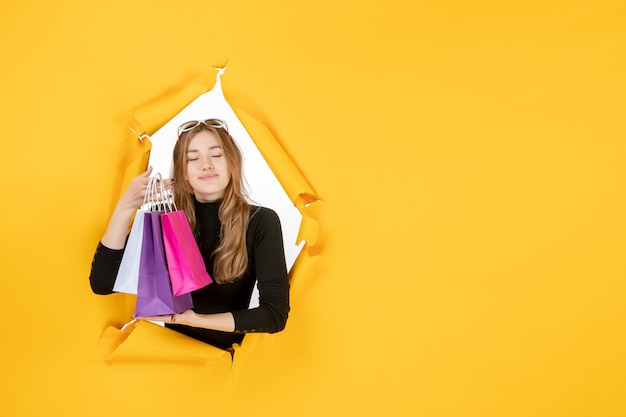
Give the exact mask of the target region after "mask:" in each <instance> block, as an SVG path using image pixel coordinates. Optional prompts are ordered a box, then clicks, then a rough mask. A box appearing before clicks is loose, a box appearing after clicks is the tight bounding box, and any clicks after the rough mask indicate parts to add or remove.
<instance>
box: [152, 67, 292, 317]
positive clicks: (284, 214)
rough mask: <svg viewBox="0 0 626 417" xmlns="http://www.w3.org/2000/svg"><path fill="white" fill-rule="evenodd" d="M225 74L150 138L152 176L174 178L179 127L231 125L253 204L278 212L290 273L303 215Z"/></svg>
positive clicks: (231, 131)
mask: <svg viewBox="0 0 626 417" xmlns="http://www.w3.org/2000/svg"><path fill="white" fill-rule="evenodd" d="M222 72H223V69H222V70H220V72H219V74H218V76H217V82H216V84H215V86H214V87H213V89H212V90H211V91H209V92H207V93H204V94H202V95H201V96H200V97H198V98H197V99H195V100H194V101H193V102H192V103H191V104H189V105H188V106H187V107H185V108H184V109H183V110H181V111H180V112H179V113H178V114H176V115H175V116H174V117H173V118H172V119H171V120H169V121H168V122H167V123H165V125H163V127H161V128H160V129H159V130H157V131H156V132H155V133H154V134H152V135H151V137H150V138H151V140H152V150H151V152H150V159H149V162H148V164H149V165H151V166H152V167H153V168H154V171H153V172H160V173H161V174H162V175H163V177H168V178H169V177H171V171H172V152H173V149H174V145H175V144H176V140H177V137H178V136H177V134H178V126H179V125H180V124H182V123H184V122H186V121H189V120H205V119H211V118H214V119H221V120H224V121H225V122H226V123H227V125H228V131H229V132H230V134H231V136H232V137H233V139H234V140H235V141H236V142H237V144H238V145H239V147H240V148H241V151H242V153H243V171H244V178H245V183H246V188H247V191H248V195H249V196H250V199H251V202H252V203H253V204H257V205H260V206H264V207H269V208H271V209H273V210H275V211H276V213H277V214H278V216H279V217H280V221H281V226H282V229H283V243H284V246H285V260H286V262H287V268H288V270H291V267H292V266H293V264H294V262H295V260H296V258H297V257H298V254H299V253H300V251H301V250H302V247H303V245H304V242H301V243H300V244H299V245H297V244H296V242H297V238H298V230H299V229H300V224H301V223H302V215H301V214H300V212H299V211H298V209H297V207H296V206H294V204H293V202H292V201H291V199H290V198H289V195H288V194H287V193H286V192H285V190H284V189H283V187H282V186H281V184H280V182H279V181H278V179H277V178H276V176H275V175H274V173H273V172H272V170H271V168H270V166H269V165H268V163H267V162H266V161H265V159H264V158H263V156H262V154H261V152H260V151H259V149H258V148H257V146H256V145H255V143H254V141H253V140H252V138H251V137H250V135H249V134H248V132H247V131H246V129H245V128H244V126H243V124H242V123H241V122H240V121H239V119H238V118H237V116H236V115H235V112H234V111H233V109H232V108H231V107H230V105H229V104H228V102H227V101H226V99H225V98H224V94H223V92H222V85H221V80H220V76H219V75H221V73H222ZM257 302H258V301H257V296H256V295H254V294H253V297H252V303H253V304H254V303H257ZM254 306H255V305H251V307H254Z"/></svg>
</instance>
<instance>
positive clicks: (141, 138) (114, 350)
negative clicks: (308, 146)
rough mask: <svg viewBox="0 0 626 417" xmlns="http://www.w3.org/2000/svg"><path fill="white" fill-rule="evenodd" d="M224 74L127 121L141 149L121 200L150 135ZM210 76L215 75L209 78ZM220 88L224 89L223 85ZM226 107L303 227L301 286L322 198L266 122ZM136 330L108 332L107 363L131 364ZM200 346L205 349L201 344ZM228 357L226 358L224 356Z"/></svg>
mask: <svg viewBox="0 0 626 417" xmlns="http://www.w3.org/2000/svg"><path fill="white" fill-rule="evenodd" d="M225 69H226V68H225V67H215V68H213V70H212V71H210V72H208V73H207V74H203V75H202V77H201V79H198V80H196V81H195V82H194V83H192V84H190V85H189V86H187V87H186V88H185V89H183V90H182V91H181V92H179V93H178V94H175V95H173V96H170V97H166V98H164V99H161V100H158V101H155V102H154V103H151V104H148V105H146V106H144V107H141V108H139V109H137V110H135V111H134V112H133V114H132V117H131V120H130V122H129V129H130V130H131V132H132V133H133V135H134V137H135V138H136V139H135V140H136V141H138V142H139V144H138V145H137V151H136V152H135V154H134V155H133V156H132V157H131V158H129V159H130V161H131V162H130V163H129V164H128V166H127V167H126V170H125V174H124V180H123V182H122V188H121V190H120V196H121V194H122V193H123V192H124V190H125V189H126V188H127V187H128V185H129V184H130V182H131V181H132V179H133V178H135V177H136V176H137V175H139V174H141V173H142V172H144V171H145V170H146V168H147V164H148V160H149V154H150V150H151V149H152V144H151V141H150V135H152V134H153V133H154V132H156V131H157V130H158V129H159V128H161V127H162V126H163V125H165V123H167V122H168V121H169V120H170V119H171V118H172V117H174V116H175V115H176V114H178V113H179V112H180V111H182V110H183V109H184V108H185V107H186V106H187V105H189V104H190V103H191V102H193V101H194V100H195V99H197V98H198V97H200V95H202V94H204V93H206V92H208V91H210V90H211V89H212V88H213V87H214V86H215V84H216V83H217V80H218V78H219V77H220V75H221V74H223V73H224V71H225ZM209 74H211V75H212V76H209ZM222 88H224V87H223V85H222ZM227 102H228V104H229V105H230V106H231V109H232V110H233V111H234V112H235V114H236V116H237V118H238V119H239V120H240V122H241V123H242V125H243V126H244V128H245V129H246V131H247V132H248V134H249V135H250V138H251V139H252V140H253V141H254V143H255V144H256V146H257V148H258V149H259V151H260V152H261V154H262V155H263V157H264V158H265V160H266V162H267V163H268V165H269V166H270V169H271V170H272V172H273V173H274V175H275V176H276V178H277V179H278V181H279V183H280V184H281V186H282V187H283V189H284V190H285V192H286V193H287V195H288V196H289V198H290V199H291V201H292V202H293V204H294V205H295V207H296V208H297V209H298V211H299V212H300V214H301V215H302V222H301V224H300V229H299V231H298V237H297V242H295V243H296V244H300V243H301V242H305V244H304V250H302V251H301V252H300V254H299V255H298V257H297V258H296V261H295V263H294V265H293V267H292V269H291V271H290V273H289V281H290V282H294V281H299V280H300V279H301V278H303V277H304V276H306V275H307V274H308V271H309V269H311V267H312V265H313V264H314V263H315V262H314V260H315V257H317V256H318V255H319V254H320V253H321V249H322V244H321V242H320V241H319V236H320V218H321V215H322V213H323V204H322V200H321V199H320V198H318V196H317V194H316V193H315V191H314V190H313V187H311V185H310V184H309V183H308V182H307V181H306V179H305V178H304V176H303V175H302V173H301V172H300V170H299V169H298V168H297V166H296V164H295V163H294V162H293V161H292V160H291V158H290V157H289V156H288V155H287V153H286V152H285V150H284V149H283V147H282V146H281V145H280V143H279V142H278V140H277V139H276V137H275V136H274V135H273V134H272V132H271V131H270V129H269V128H268V127H267V126H266V125H265V124H264V123H262V122H260V121H259V120H257V119H255V118H254V117H252V116H250V115H248V114H247V113H246V112H244V111H243V110H241V109H238V108H237V107H236V106H233V105H232V104H231V103H230V101H227ZM137 326H138V324H133V325H132V326H128V328H126V329H124V330H119V329H116V328H114V327H108V328H106V329H105V330H104V332H103V333H102V336H101V338H100V342H99V348H100V351H101V355H102V357H103V358H104V359H105V360H106V361H111V360H116V361H122V362H124V361H129V360H127V359H124V354H123V353H122V352H120V350H124V347H125V346H128V345H129V344H128V343H127V340H128V339H129V337H130V334H131V332H132V331H133V329H135V328H136V327H137ZM125 343H126V345H125ZM198 343H201V344H202V342H198ZM215 349H217V348H215ZM138 354H140V353H138ZM226 354H228V353H227V352H226Z"/></svg>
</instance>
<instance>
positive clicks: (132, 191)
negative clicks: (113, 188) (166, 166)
mask: <svg viewBox="0 0 626 417" xmlns="http://www.w3.org/2000/svg"><path fill="white" fill-rule="evenodd" d="M150 174H152V167H148V169H147V170H146V171H145V172H143V173H141V174H139V175H138V176H136V177H135V178H133V180H132V181H131V182H130V184H129V185H128V187H127V188H126V191H124V194H122V197H120V199H119V201H118V202H117V205H116V206H115V210H113V214H112V215H111V219H110V220H109V225H108V226H107V230H106V231H105V232H104V235H103V236H102V239H101V240H100V242H102V244H103V245H104V246H106V247H107V248H110V249H123V248H124V244H125V242H126V234H127V233H128V226H129V225H130V220H131V219H132V218H133V214H135V210H137V209H138V208H139V207H141V205H142V204H143V201H144V198H145V196H146V188H147V187H148V182H149V181H150ZM163 184H164V188H165V189H169V188H171V186H172V181H171V180H164V181H163Z"/></svg>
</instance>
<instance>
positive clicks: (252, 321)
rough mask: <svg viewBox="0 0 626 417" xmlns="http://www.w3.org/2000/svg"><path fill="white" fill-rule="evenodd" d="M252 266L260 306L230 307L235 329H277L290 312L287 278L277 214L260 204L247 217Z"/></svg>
mask: <svg viewBox="0 0 626 417" xmlns="http://www.w3.org/2000/svg"><path fill="white" fill-rule="evenodd" d="M248 227H249V228H252V230H251V232H252V233H251V236H250V235H249V236H248V238H250V239H252V252H253V262H254V265H253V269H254V271H255V272H256V279H257V283H258V289H259V306H258V307H256V308H252V309H248V310H242V311H233V316H234V318H235V333H251V332H266V333H276V332H279V331H281V330H283V329H284V328H285V324H286V323H287V316H288V314H289V281H288V277H287V267H286V264H285V252H284V248H283V235H282V231H281V226H280V219H279V218H278V215H277V214H276V213H275V212H274V211H273V210H270V209H267V208H261V209H260V210H259V211H258V212H257V213H255V214H254V216H252V218H251V219H250V224H249V226H248Z"/></svg>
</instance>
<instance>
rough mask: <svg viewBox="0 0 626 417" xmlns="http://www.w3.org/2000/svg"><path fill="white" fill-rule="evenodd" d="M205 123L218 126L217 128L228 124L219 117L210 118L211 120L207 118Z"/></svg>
mask: <svg viewBox="0 0 626 417" xmlns="http://www.w3.org/2000/svg"><path fill="white" fill-rule="evenodd" d="M204 124H206V125H209V126H212V127H216V128H218V129H219V128H222V127H226V124H225V123H224V122H223V121H221V120H218V119H209V120H205V121H204Z"/></svg>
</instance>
